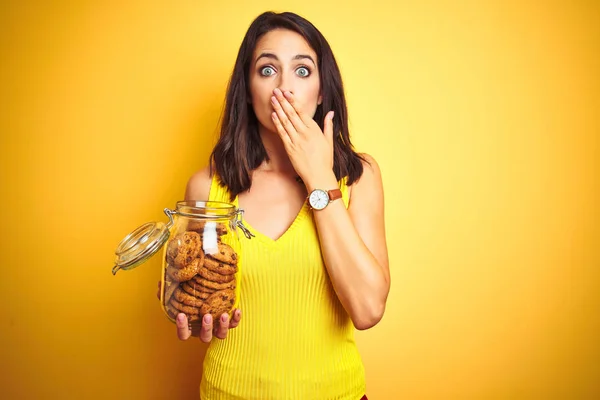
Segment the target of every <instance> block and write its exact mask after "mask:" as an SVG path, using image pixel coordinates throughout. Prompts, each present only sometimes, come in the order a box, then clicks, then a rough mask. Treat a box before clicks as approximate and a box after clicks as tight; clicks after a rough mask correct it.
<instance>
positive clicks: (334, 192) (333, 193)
mask: <svg viewBox="0 0 600 400" xmlns="http://www.w3.org/2000/svg"><path fill="white" fill-rule="evenodd" d="M327 194H328V195H329V201H334V200H337V199H341V198H342V191H341V190H340V189H331V190H328V191H327Z"/></svg>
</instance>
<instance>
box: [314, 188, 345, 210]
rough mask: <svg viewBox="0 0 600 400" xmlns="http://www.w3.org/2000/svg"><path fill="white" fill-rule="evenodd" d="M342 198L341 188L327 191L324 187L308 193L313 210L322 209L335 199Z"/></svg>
mask: <svg viewBox="0 0 600 400" xmlns="http://www.w3.org/2000/svg"><path fill="white" fill-rule="evenodd" d="M340 198H342V191H341V190H340V189H332V190H328V191H325V190H323V189H315V190H313V191H312V192H310V194H309V195H308V205H309V206H310V208H312V209H313V210H322V209H324V208H325V207H327V205H328V204H329V203H331V202H332V201H334V200H337V199H340Z"/></svg>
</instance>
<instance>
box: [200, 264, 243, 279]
mask: <svg viewBox="0 0 600 400" xmlns="http://www.w3.org/2000/svg"><path fill="white" fill-rule="evenodd" d="M198 276H201V277H203V278H204V279H208V280H209V281H213V282H216V283H227V282H231V281H232V280H233V279H234V278H235V275H221V274H219V273H218V272H214V271H211V270H210V269H208V268H206V266H204V265H203V266H201V267H200V268H198Z"/></svg>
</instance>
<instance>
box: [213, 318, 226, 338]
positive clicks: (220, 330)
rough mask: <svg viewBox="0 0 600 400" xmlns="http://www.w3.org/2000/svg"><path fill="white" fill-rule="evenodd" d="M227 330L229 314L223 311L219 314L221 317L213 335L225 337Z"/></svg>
mask: <svg viewBox="0 0 600 400" xmlns="http://www.w3.org/2000/svg"><path fill="white" fill-rule="evenodd" d="M228 330H229V314H227V313H224V314H223V315H221V319H220V320H219V324H218V327H217V331H216V332H215V336H216V337H218V338H219V339H225V338H226V337H227V331H228Z"/></svg>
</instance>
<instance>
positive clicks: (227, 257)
mask: <svg viewBox="0 0 600 400" xmlns="http://www.w3.org/2000/svg"><path fill="white" fill-rule="evenodd" d="M215 250H216V251H214V252H210V253H208V252H207V254H208V255H210V256H211V257H212V258H214V259H215V260H217V261H221V262H224V263H225V264H237V261H238V256H237V253H236V252H235V251H234V250H233V248H231V246H229V245H228V244H226V243H219V244H218V249H215Z"/></svg>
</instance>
